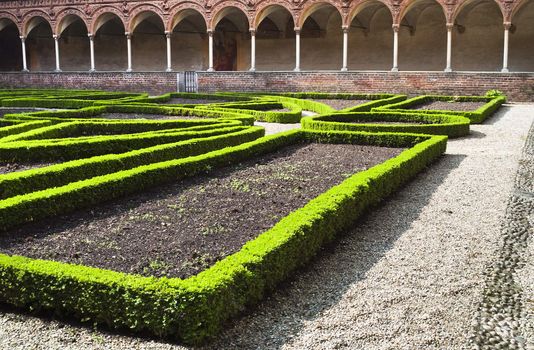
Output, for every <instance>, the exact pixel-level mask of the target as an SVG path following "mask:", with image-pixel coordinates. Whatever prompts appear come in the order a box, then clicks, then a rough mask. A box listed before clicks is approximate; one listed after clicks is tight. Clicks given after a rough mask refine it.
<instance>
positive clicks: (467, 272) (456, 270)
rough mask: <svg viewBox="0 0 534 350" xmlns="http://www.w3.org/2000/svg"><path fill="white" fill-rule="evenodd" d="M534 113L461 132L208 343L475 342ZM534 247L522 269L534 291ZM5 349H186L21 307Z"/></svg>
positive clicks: (512, 110)
mask: <svg viewBox="0 0 534 350" xmlns="http://www.w3.org/2000/svg"><path fill="white" fill-rule="evenodd" d="M533 116H534V106H516V107H505V108H503V109H502V110H501V111H500V112H499V113H498V114H497V115H496V116H494V117H493V118H491V119H490V120H488V121H487V122H486V124H484V125H475V126H472V130H473V134H472V135H471V136H470V137H467V138H460V139H455V140H451V141H450V143H449V146H448V151H447V155H446V156H445V157H443V158H442V159H441V160H440V161H438V162H437V163H436V164H435V165H433V166H432V167H430V168H429V169H428V171H426V172H424V173H423V174H421V175H420V176H418V177H417V179H415V180H414V181H412V182H411V183H410V184H409V185H407V186H406V187H405V188H404V189H402V190H401V191H399V192H398V193H397V194H396V195H394V196H393V197H392V198H391V199H390V200H388V201H387V202H386V203H384V204H383V205H382V206H381V207H379V208H377V209H375V210H373V212H372V213H370V214H369V215H368V216H367V217H366V218H365V219H363V220H361V222H360V223H359V224H358V225H357V226H355V227H354V228H353V229H352V230H351V231H350V232H347V234H346V235H345V236H344V237H342V238H341V239H340V240H339V241H338V242H337V243H336V244H335V245H333V246H332V247H331V248H330V249H327V250H325V251H324V252H323V253H322V254H321V256H320V257H318V259H316V261H315V262H313V263H311V264H310V265H309V267H308V268H306V269H305V270H304V271H302V272H301V273H300V274H299V275H298V276H297V277H295V278H294V279H293V280H291V281H288V282H287V283H286V285H285V287H284V288H280V289H279V290H278V291H277V292H275V293H273V294H272V295H271V296H270V297H269V298H267V299H266V300H265V301H264V302H262V303H261V305H259V307H258V308H257V309H255V310H253V311H251V313H250V314H249V315H246V316H244V317H242V318H240V319H239V320H237V321H235V322H234V323H233V324H232V325H230V326H229V327H228V328H227V330H226V331H225V332H224V333H223V334H221V335H220V336H219V337H218V338H217V339H215V341H214V343H213V344H211V345H210V346H209V347H207V349H306V348H309V349H366V350H372V349H463V348H466V347H467V346H468V344H469V343H468V334H469V332H468V331H469V330H470V329H471V328H472V325H473V320H475V315H476V312H477V308H478V306H479V305H480V302H481V300H482V296H483V292H484V290H485V287H486V283H485V281H486V280H485V275H484V272H485V271H486V269H487V267H488V266H491V264H492V263H493V262H494V261H495V255H494V254H495V252H498V251H499V249H500V248H501V247H502V239H501V233H502V232H501V223H502V222H503V220H504V214H505V212H506V208H507V203H508V202H507V201H508V198H509V197H510V193H511V191H512V189H513V186H514V174H515V172H516V169H517V164H518V160H519V157H520V156H521V148H522V146H523V144H524V142H525V140H526V135H527V132H528V129H529V126H530V125H531V123H532V121H533ZM530 246H531V245H530ZM529 249H530V250H528V251H531V250H532V249H531V247H530V248H529ZM525 251H527V250H525ZM533 255H534V254H533ZM533 255H530V257H531V258H532V256H533ZM525 256H528V255H527V253H525ZM531 258H530V260H528V261H527V263H526V264H525V267H524V268H523V270H521V271H520V275H521V276H522V277H521V279H520V280H521V283H523V284H526V285H529V286H530V293H532V285H533V283H532V276H533V275H534V273H532V271H534V268H533V266H532V264H533V262H532V259H531ZM528 268H530V270H528ZM529 271H530V272H529ZM525 276H526V277H525ZM527 289H528V288H526V287H525V292H524V293H525V295H527ZM530 296H532V294H530ZM531 300H532V299H531ZM530 306H532V305H530ZM0 348H2V349H4V348H5V349H183V348H181V347H179V346H177V345H170V344H166V343H163V342H159V341H153V340H146V339H141V338H135V337H127V336H123V335H122V336H121V335H113V334H109V333H106V332H102V331H95V330H92V329H91V328H84V327H80V326H75V325H66V324H63V323H60V322H56V321H50V320H47V319H40V318H35V317H30V316H26V315H21V314H20V313H14V312H12V311H3V312H0Z"/></svg>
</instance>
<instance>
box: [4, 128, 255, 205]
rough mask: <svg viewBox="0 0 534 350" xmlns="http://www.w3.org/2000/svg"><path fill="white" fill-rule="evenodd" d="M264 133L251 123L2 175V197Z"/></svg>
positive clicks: (231, 143)
mask: <svg viewBox="0 0 534 350" xmlns="http://www.w3.org/2000/svg"><path fill="white" fill-rule="evenodd" d="M264 135H265V130H264V129H263V128H260V127H250V128H246V129H244V130H238V131H236V132H229V133H227V134H223V135H217V136H211V137H204V138H198V139H193V140H187V141H180V142H176V143H169V144H164V145H158V146H154V147H149V148H143V149H140V150H135V151H131V152H127V153H122V154H107V155H103V156H96V157H92V158H87V159H81V160H74V161H70V162H65V163H62V164H57V165H51V166H48V167H44V168H38V169H31V170H26V171H19V172H16V173H9V174H4V175H0V199H5V198H9V197H13V196H16V195H21V194H26V193H31V192H35V191H40V190H44V189H47V188H51V187H59V186H63V185H66V184H68V183H71V182H75V181H80V180H85V179H89V178H92V177H95V176H99V175H105V174H109V173H113V172H117V171H121V170H126V169H131V168H134V167H138V166H141V165H146V164H151V163H158V162H163V161H167V160H171V159H179V158H186V157H190V156H194V155H198V154H202V153H207V152H211V151H214V150H217V149H222V148H224V147H230V146H235V145H238V144H241V143H246V142H250V141H253V140H256V139H258V138H260V137H262V136H264Z"/></svg>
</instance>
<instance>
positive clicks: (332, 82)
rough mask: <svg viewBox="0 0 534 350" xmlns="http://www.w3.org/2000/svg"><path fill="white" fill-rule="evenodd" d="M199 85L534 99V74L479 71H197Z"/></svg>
mask: <svg viewBox="0 0 534 350" xmlns="http://www.w3.org/2000/svg"><path fill="white" fill-rule="evenodd" d="M198 83H199V88H200V90H201V91H203V92H212V91H219V90H225V91H273V92H283V91H318V92H363V93H376V92H389V93H403V94H423V93H434V94H447V95H481V94H484V93H485V92H486V91H487V90H491V89H498V90H501V91H503V92H504V93H506V94H507V95H508V97H509V100H511V101H517V102H523V101H530V102H534V73H508V74H503V73H478V72H476V73H475V72H473V73H471V72H461V73H460V72H458V73H444V72H398V73H393V72H299V73H295V72H254V73H252V72H213V73H208V72H199V77H198Z"/></svg>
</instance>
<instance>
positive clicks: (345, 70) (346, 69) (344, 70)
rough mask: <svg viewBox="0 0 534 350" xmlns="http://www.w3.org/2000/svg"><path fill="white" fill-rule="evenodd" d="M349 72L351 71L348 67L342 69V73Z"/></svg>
mask: <svg viewBox="0 0 534 350" xmlns="http://www.w3.org/2000/svg"><path fill="white" fill-rule="evenodd" d="M348 70H349V69H348V68H347V67H343V68H341V71H342V72H347V71H348Z"/></svg>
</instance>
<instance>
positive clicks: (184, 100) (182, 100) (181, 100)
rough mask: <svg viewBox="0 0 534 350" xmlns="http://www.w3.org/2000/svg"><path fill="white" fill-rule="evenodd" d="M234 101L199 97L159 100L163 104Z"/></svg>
mask: <svg viewBox="0 0 534 350" xmlns="http://www.w3.org/2000/svg"><path fill="white" fill-rule="evenodd" d="M228 102H234V101H229V100H216V99H201V98H171V99H170V100H169V101H167V102H161V104H164V105H203V104H211V103H228Z"/></svg>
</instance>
